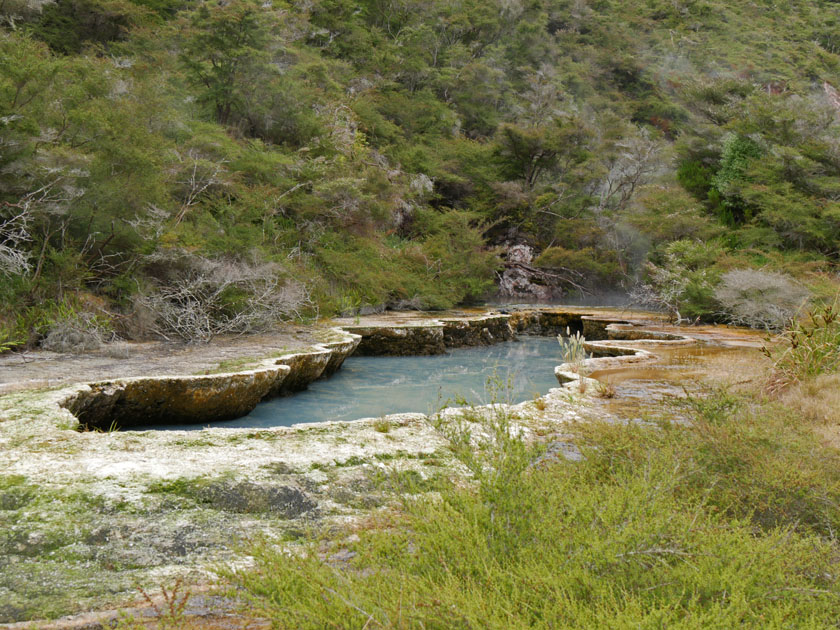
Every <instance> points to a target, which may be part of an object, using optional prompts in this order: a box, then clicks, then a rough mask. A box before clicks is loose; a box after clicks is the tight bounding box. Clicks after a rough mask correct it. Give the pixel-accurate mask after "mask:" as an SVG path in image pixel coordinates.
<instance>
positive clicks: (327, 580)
mask: <svg viewBox="0 0 840 630" xmlns="http://www.w3.org/2000/svg"><path fill="white" fill-rule="evenodd" d="M686 404H687V405H689V409H688V411H689V415H690V417H691V419H692V422H691V423H690V424H688V425H686V424H680V425H677V424H670V423H659V424H657V425H651V424H646V425H644V426H642V425H632V424H631V425H614V424H606V423H586V424H580V425H578V426H575V427H573V429H572V431H571V432H572V433H573V435H574V440H575V442H576V444H577V446H578V447H579V448H580V449H581V451H582V453H583V454H584V458H583V460H582V461H579V462H572V461H567V460H565V459H562V458H556V459H552V458H547V457H545V456H541V455H540V448H539V447H538V446H536V447H534V446H530V445H528V444H526V443H525V442H524V441H523V440H522V439H521V438H520V437H519V435H518V434H517V432H516V431H515V430H512V429H513V424H512V422H511V419H510V418H508V417H506V416H505V415H504V413H503V412H502V411H497V413H495V414H491V416H489V417H488V416H485V417H484V418H483V420H482V418H481V417H480V416H474V417H471V418H470V419H469V420H470V421H469V422H465V423H461V424H458V423H455V424H454V425H450V426H449V427H448V429H447V428H446V427H444V429H445V431H444V432H445V433H446V434H447V436H448V438H449V440H450V443H451V446H452V450H453V452H454V453H455V455H456V456H457V457H458V458H459V459H460V460H461V461H462V463H464V465H465V466H466V467H467V468H468V469H469V470H470V473H471V483H469V484H464V483H462V482H461V483H458V482H454V481H452V482H448V483H441V485H440V487H439V488H438V490H439V491H438V492H437V493H435V494H434V495H428V496H427V498H425V499H423V498H421V499H418V498H417V496H416V495H414V496H413V497H412V499H411V500H406V501H405V502H404V504H403V509H402V512H401V515H399V516H397V517H395V520H393V521H392V522H391V523H390V525H389V526H387V527H384V528H371V529H367V530H363V531H360V532H359V533H358V540H356V538H355V537H354V538H353V539H351V540H356V542H349V541H348V539H342V536H344V534H342V533H338V534H333V536H335V537H334V538H331V539H330V538H327V539H325V540H319V541H312V542H310V543H309V544H308V545H306V546H305V547H304V548H303V549H302V550H301V552H300V553H294V554H290V553H288V552H287V551H283V550H278V549H277V548H276V547H272V546H270V545H268V544H263V545H259V546H257V547H256V548H255V549H254V557H255V561H256V564H255V566H254V568H252V569H248V570H244V571H231V572H230V573H229V575H228V576H227V577H228V579H230V581H231V582H232V583H233V584H234V585H235V586H237V587H240V588H242V589H243V590H244V592H246V593H248V595H249V597H250V598H251V599H252V601H253V603H254V605H255V606H256V607H257V609H259V610H260V611H261V612H262V613H264V614H266V615H267V616H268V617H270V618H272V619H273V620H274V622H275V624H276V627H279V628H500V629H501V628H561V627H562V628H599V627H604V628H625V627H627V628H629V627H633V628H640V627H641V628H653V627H655V628H662V627H667V628H732V627H760V628H793V627H796V628H826V627H836V623H837V614H836V611H837V610H838V609H840V585H839V584H838V576H840V546H838V543H837V540H836V532H837V531H838V530H839V529H840V509H838V504H840V454H838V452H837V451H835V450H833V449H829V448H825V447H824V446H822V445H821V443H820V440H819V438H818V437H817V436H816V435H815V434H814V432H813V431H812V430H811V429H810V428H809V426H808V425H807V424H804V423H802V422H798V421H797V418H796V415H795V414H794V413H791V412H790V411H787V410H786V409H785V408H783V407H781V406H778V405H774V404H770V403H766V402H759V401H756V400H753V399H750V398H745V397H736V396H733V395H730V394H727V393H726V392H718V393H716V394H713V395H711V396H709V397H707V398H704V399H690V400H689V401H688V402H687V403H686ZM482 422H483V424H481V426H477V423H482ZM337 548H340V549H342V550H346V551H352V552H354V553H355V555H353V554H349V553H336V549H337Z"/></svg>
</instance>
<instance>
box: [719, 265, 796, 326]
mask: <svg viewBox="0 0 840 630" xmlns="http://www.w3.org/2000/svg"><path fill="white" fill-rule="evenodd" d="M809 296H810V293H809V292H808V290H807V289H806V288H805V287H803V286H802V285H800V284H798V283H797V282H796V281H794V280H793V278H791V277H790V276H786V275H784V274H781V273H772V272H768V271H759V270H757V269H736V270H734V271H729V272H727V273H725V274H723V276H721V279H720V284H718V286H717V287H716V289H715V299H716V300H717V301H718V302H720V304H721V306H722V307H723V309H724V312H723V313H722V315H723V316H724V317H725V318H726V319H727V320H728V321H729V322H730V323H733V324H738V325H743V326H749V327H751V328H765V329H767V330H781V329H782V328H784V327H785V325H786V324H787V323H788V322H789V321H790V320H791V319H792V318H793V317H794V315H796V313H797V311H799V310H800V309H801V308H802V307H803V306H804V305H805V303H806V302H807V301H808V298H809Z"/></svg>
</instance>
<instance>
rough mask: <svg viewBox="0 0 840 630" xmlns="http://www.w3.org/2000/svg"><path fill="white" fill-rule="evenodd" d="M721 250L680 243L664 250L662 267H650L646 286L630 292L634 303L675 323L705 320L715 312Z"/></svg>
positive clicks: (709, 244) (705, 245) (696, 243)
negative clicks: (660, 312) (657, 310)
mask: <svg viewBox="0 0 840 630" xmlns="http://www.w3.org/2000/svg"><path fill="white" fill-rule="evenodd" d="M722 255H723V248H722V247H720V246H719V245H717V244H715V243H714V242H712V243H703V242H700V241H690V240H681V241H675V242H673V243H671V244H670V245H668V246H667V248H666V249H665V254H664V257H663V261H662V263H661V264H659V265H656V264H653V263H649V264H648V267H647V278H646V282H645V283H643V284H640V285H639V286H637V287H636V289H635V290H634V291H633V294H632V296H633V298H634V300H635V301H636V302H638V303H641V304H644V305H647V306H653V307H656V308H661V309H663V310H666V311H668V312H669V313H671V314H672V315H673V316H674V317H675V318H676V319H677V321H678V322H681V321H683V320H684V319H695V318H708V317H712V316H713V315H714V314H715V313H717V312H718V310H719V309H718V306H717V303H716V300H715V296H714V290H715V285H716V284H717V281H718V277H719V274H720V271H719V270H718V269H717V268H716V267H715V264H716V262H717V261H718V259H719V258H720V257H721V256H722Z"/></svg>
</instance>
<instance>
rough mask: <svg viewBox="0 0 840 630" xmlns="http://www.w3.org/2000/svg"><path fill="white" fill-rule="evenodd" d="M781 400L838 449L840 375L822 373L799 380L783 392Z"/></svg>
mask: <svg viewBox="0 0 840 630" xmlns="http://www.w3.org/2000/svg"><path fill="white" fill-rule="evenodd" d="M781 400H782V402H783V403H784V404H785V406H786V407H788V408H789V409H792V410H794V411H795V412H797V413H799V414H802V419H803V420H806V421H808V422H811V423H813V424H814V430H815V431H816V432H817V433H818V434H819V435H820V436H822V437H823V439H824V440H825V442H826V443H827V444H828V445H830V446H833V447H834V448H840V374H823V375H822V376H818V377H816V378H814V379H809V380H806V381H803V382H801V383H798V384H797V385H795V386H793V387H791V388H790V389H788V390H787V391H785V393H784V394H783V395H782V396H781Z"/></svg>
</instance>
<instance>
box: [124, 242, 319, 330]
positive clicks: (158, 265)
mask: <svg viewBox="0 0 840 630" xmlns="http://www.w3.org/2000/svg"><path fill="white" fill-rule="evenodd" d="M146 264H147V271H149V272H150V275H152V277H154V278H156V280H157V282H156V286H155V287H154V288H153V289H152V290H150V291H147V292H146V293H144V294H141V295H140V297H139V298H137V301H138V304H139V305H140V306H141V307H142V308H144V309H146V310H147V311H149V312H150V313H151V314H152V315H153V318H154V324H153V325H152V329H153V331H154V332H156V333H157V334H159V335H160V336H162V337H163V338H165V339H173V338H176V339H181V340H183V341H187V342H207V341H209V340H210V339H212V338H213V337H215V336H217V335H223V334H245V333H252V332H260V331H263V330H266V329H268V328H270V327H271V326H272V325H273V324H275V323H276V322H278V321H280V320H283V319H290V318H297V317H301V315H302V310H303V309H304V308H306V307H308V306H310V305H311V303H312V302H311V299H310V295H309V290H308V289H307V287H306V286H305V285H304V284H302V283H300V282H296V281H294V280H290V279H284V274H283V268H282V267H281V266H280V265H278V264H275V263H261V262H257V261H254V262H246V261H241V260H236V259H230V258H224V259H210V258H205V257H202V256H197V255H192V254H189V253H186V252H183V251H167V252H158V253H155V254H151V255H150V256H148V257H147V259H146Z"/></svg>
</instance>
